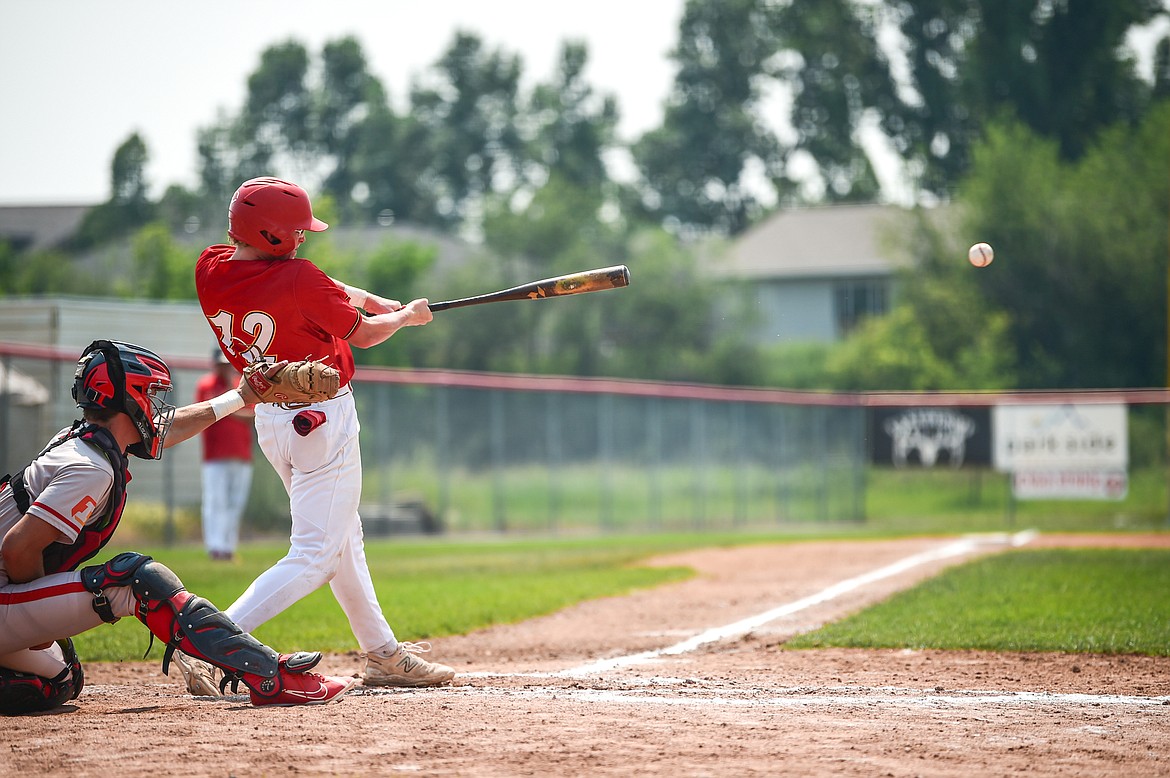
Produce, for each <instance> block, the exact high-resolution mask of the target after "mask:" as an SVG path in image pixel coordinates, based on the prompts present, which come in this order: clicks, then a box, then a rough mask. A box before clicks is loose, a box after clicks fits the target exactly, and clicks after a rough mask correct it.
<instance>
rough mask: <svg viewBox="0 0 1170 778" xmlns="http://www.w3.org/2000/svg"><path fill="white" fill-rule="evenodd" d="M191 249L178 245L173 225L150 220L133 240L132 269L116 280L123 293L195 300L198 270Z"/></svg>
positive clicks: (125, 295) (118, 288) (117, 286)
mask: <svg viewBox="0 0 1170 778" xmlns="http://www.w3.org/2000/svg"><path fill="white" fill-rule="evenodd" d="M193 264H194V263H193V259H192V256H191V251H190V249H188V248H186V247H183V246H180V245H178V244H177V243H176V242H175V240H174V238H173V237H172V231H171V228H170V227H169V225H167V224H165V223H163V222H155V223H153V224H149V225H147V226H145V227H143V228H142V229H140V230H138V232H136V233H135V235H134V238H133V240H132V241H131V267H132V271H131V272H130V273H128V274H126V275H124V276H122V277H121V278H119V279H118V280H117V282H116V290H115V291H116V293H118V294H119V295H121V296H123V297H134V298H145V299H148V300H194V299H195V274H194V272H193V270H192V267H193Z"/></svg>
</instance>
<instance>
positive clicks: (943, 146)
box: [884, 0, 1166, 194]
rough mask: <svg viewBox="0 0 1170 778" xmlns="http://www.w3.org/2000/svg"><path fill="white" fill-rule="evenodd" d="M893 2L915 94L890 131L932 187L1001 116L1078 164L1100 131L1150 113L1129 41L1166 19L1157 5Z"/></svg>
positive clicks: (959, 167)
mask: <svg viewBox="0 0 1170 778" xmlns="http://www.w3.org/2000/svg"><path fill="white" fill-rule="evenodd" d="M888 4H889V7H890V9H891V10H892V11H893V13H894V14H895V18H896V20H897V22H898V26H899V28H900V29H901V32H902V34H903V36H904V39H905V43H906V47H907V57H908V61H909V66H910V74H909V75H910V81H911V84H910V86H911V87H912V89H913V90H914V92H915V93H916V95H915V97H914V99H912V100H910V101H907V102H906V103H905V106H904V108H903V109H902V110H901V111H900V114H901V115H898V116H895V115H891V116H887V117H885V122H884V126H885V128H886V130H887V132H890V133H891V136H892V137H893V139H894V141H895V144H896V145H897V147H898V148H899V149H900V151H901V152H902V154H903V155H904V156H905V158H906V159H907V160H909V161H910V162H911V163H912V165H913V166H914V169H915V170H917V171H919V184H920V186H921V188H922V189H924V190H926V191H929V192H935V193H939V194H945V193H947V192H948V191H950V190H951V189H952V188H953V187H954V185H955V184H956V183H957V182H958V180H959V178H960V177H961V175H962V174H963V173H964V172H965V171H966V169H967V167H968V165H969V164H970V153H971V147H972V145H973V144H974V143H975V142H976V141H977V139H978V138H979V137H980V134H981V128H982V126H983V124H984V122H985V121H987V120H988V119H989V118H993V117H996V116H1000V115H1003V114H1004V113H1005V112H1006V114H1007V115H1009V116H1013V117H1015V118H1017V119H1019V120H1020V121H1021V122H1023V123H1024V124H1025V125H1026V126H1028V127H1029V128H1031V129H1032V130H1033V131H1035V132H1038V133H1040V134H1041V135H1043V136H1045V137H1050V138H1053V139H1054V140H1055V141H1056V143H1057V149H1058V150H1059V152H1060V156H1061V157H1062V158H1063V159H1066V160H1071V159H1077V158H1078V157H1080V156H1081V155H1082V154H1083V153H1084V152H1085V151H1086V149H1087V148H1088V147H1089V146H1090V145H1091V143H1092V141H1093V139H1094V137H1095V136H1096V135H1097V133H1099V132H1100V131H1101V130H1102V129H1103V128H1105V127H1108V126H1110V125H1112V124H1113V123H1115V122H1117V121H1130V122H1133V121H1136V120H1137V119H1139V118H1140V117H1141V115H1142V114H1143V113H1144V111H1145V110H1146V109H1147V108H1148V105H1149V97H1150V93H1151V88H1150V86H1149V85H1147V84H1146V83H1145V82H1143V81H1142V80H1141V78H1140V76H1139V75H1138V73H1137V71H1136V68H1135V64H1134V62H1133V60H1132V59H1131V58H1130V56H1129V55H1128V54H1126V53H1125V49H1124V47H1123V45H1122V44H1123V43H1124V42H1125V36H1126V34H1127V32H1128V31H1129V30H1130V29H1131V28H1132V27H1134V26H1135V25H1141V24H1145V23H1147V22H1149V21H1150V20H1151V19H1153V18H1155V17H1156V16H1159V15H1165V14H1166V8H1165V5H1164V3H1163V2H1162V0H1115V2H1108V3H1098V2H1091V1H1090V0H1073V1H1071V2H1048V1H1047V0H1045V1H1044V2H1029V3H1021V2H1014V0H924V1H923V2H913V3H911V2H905V1H904V0H888ZM893 113H899V112H893Z"/></svg>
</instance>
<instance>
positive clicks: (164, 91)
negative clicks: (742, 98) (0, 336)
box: [0, 0, 1170, 205]
mask: <svg viewBox="0 0 1170 778" xmlns="http://www.w3.org/2000/svg"><path fill="white" fill-rule="evenodd" d="M1167 2H1168V3H1170V0H1167ZM684 4H685V0H589V2H585V3H555V2H548V0H494V2H485V0H431V2H422V3H420V2H406V0H313V1H312V2H310V1H309V0H197V1H196V2H187V3H173V2H166V1H165V0H0V105H3V106H4V113H3V120H2V121H0V204H7V205H13V204H20V205H26V204H47V203H66V204H90V203H98V202H102V201H104V200H106V199H107V198H108V197H109V194H110V162H111V160H112V159H113V155H114V151H115V150H116V149H117V147H118V146H119V145H121V144H122V142H123V141H125V140H126V139H127V138H128V137H129V136H130V134H131V133H133V132H138V133H139V134H140V135H141V136H142V137H143V139H144V140H145V141H146V144H147V148H148V150H149V153H150V161H149V164H148V167H147V176H148V179H149V180H150V181H151V182H152V185H153V191H152V194H153V195H154V196H158V195H160V194H161V193H162V190H163V189H165V187H166V186H168V185H170V184H175V183H178V184H183V185H185V186H188V187H194V186H195V184H196V161H197V155H196V153H195V134H196V131H197V129H198V128H200V127H206V126H208V125H210V124H212V123H213V122H214V121H215V120H216V117H217V115H218V114H219V113H221V112H223V113H229V114H233V115H234V114H235V113H237V112H238V111H239V108H240V106H241V105H242V104H243V100H244V96H245V92H246V88H247V78H248V76H249V75H250V74H251V73H252V72H253V71H254V70H255V69H256V67H257V66H258V65H259V62H260V54H261V52H262V51H263V50H264V49H266V48H268V47H269V46H271V45H272V44H274V43H279V42H282V41H287V40H289V39H295V40H297V41H299V42H300V43H302V44H304V45H305V46H306V47H308V49H309V51H310V53H311V54H312V56H313V57H314V59H316V58H317V56H318V55H319V53H320V50H321V47H322V45H323V44H325V43H327V42H329V41H333V40H337V39H338V38H341V37H343V36H345V35H354V36H356V37H357V38H358V39H359V41H360V42H361V44H362V49H363V51H364V52H365V54H366V57H367V59H368V62H369V66H370V70H371V71H372V72H373V73H374V74H375V75H376V76H378V77H379V78H380V79H381V80H382V83H383V84H384V85H385V86H386V87H387V89H388V90H389V91H390V99H391V102H392V103H393V105H394V108H395V109H396V110H398V111H403V110H404V109H405V107H406V96H407V90H408V87H409V84H410V82H411V79H412V78H415V77H417V76H418V75H420V74H421V73H422V72H423V71H425V70H426V69H427V68H428V67H429V66H430V65H431V64H433V63H434V62H435V60H437V59H438V58H439V57H440V56H441V55H442V54H443V52H444V51H445V50H446V48H447V47H448V46H449V44H450V43H451V41H452V39H453V38H454V35H455V32H456V31H457V30H459V29H464V30H468V31H471V32H474V33H476V34H478V35H479V36H480V37H481V38H482V39H483V40H484V41H485V43H486V44H487V45H488V46H489V47H491V48H497V47H499V48H503V49H505V50H506V51H508V52H511V53H516V54H519V55H520V56H521V57H522V59H523V63H524V79H525V88H526V89H527V88H530V87H531V86H532V85H533V84H534V83H536V82H538V81H547V80H549V79H550V78H551V77H552V75H553V72H554V68H555V66H556V61H557V54H558V52H559V50H560V47H561V44H562V43H563V42H564V41H565V40H567V39H570V38H572V39H583V40H585V41H586V42H587V43H588V45H589V55H590V59H589V64H588V69H587V71H586V74H585V76H586V79H587V81H588V82H589V83H590V84H591V85H592V86H593V87H594V89H595V90H597V91H598V92H601V93H609V94H613V95H615V96H616V97H617V99H618V105H619V108H620V111H621V116H622V118H621V122H620V124H619V127H618V129H619V134H620V135H621V137H622V139H623V140H632V139H633V138H635V137H637V136H638V135H640V134H641V133H643V132H645V131H646V130H648V129H651V128H653V127H655V126H657V125H658V124H659V123H660V122H661V120H662V110H663V102H664V100H665V99H666V96H667V93H668V91H669V89H670V85H671V82H672V80H673V78H674V67H673V65H672V63H671V62H670V60H669V59H668V54H669V52H670V50H671V48H673V46H674V45H675V42H676V40H677V34H678V24H679V20H680V18H681V16H682V10H683V7H684ZM1168 27H1170V25H1167V24H1161V25H1159V30H1160V31H1162V32H1164V31H1165V30H1166V29H1167V28H1168ZM1153 40H1154V36H1153V35H1146V36H1142V42H1149V45H1147V46H1146V51H1147V53H1148V50H1149V46H1152V41H1153ZM1146 60H1147V62H1146V67H1147V69H1148V67H1149V65H1148V57H1147V58H1146ZM781 113H782V112H781ZM885 156H886V157H889V155H885ZM880 163H881V160H879V171H878V172H879V176H882V177H883V178H884V179H885V181H884V182H885V183H887V184H888V183H889V181H890V180H891V179H890V178H887V177H886V176H883V171H882V167H883V166H882V165H881V164H880ZM887 175H889V176H893V173H892V172H891V173H889V174H887ZM887 194H891V193H887Z"/></svg>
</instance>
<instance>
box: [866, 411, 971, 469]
mask: <svg viewBox="0 0 1170 778" xmlns="http://www.w3.org/2000/svg"><path fill="white" fill-rule="evenodd" d="M869 444H870V461H872V462H873V463H874V464H876V465H893V466H894V467H897V468H908V467H922V468H932V467H949V468H955V467H987V466H988V465H990V464H991V413H990V409H989V408H986V407H962V406H960V407H894V408H870V411H869Z"/></svg>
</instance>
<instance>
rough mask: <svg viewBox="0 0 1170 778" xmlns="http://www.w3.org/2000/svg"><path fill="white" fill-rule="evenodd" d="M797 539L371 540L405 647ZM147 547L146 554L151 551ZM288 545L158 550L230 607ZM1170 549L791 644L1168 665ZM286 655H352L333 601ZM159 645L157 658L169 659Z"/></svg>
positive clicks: (919, 601) (1013, 571)
mask: <svg viewBox="0 0 1170 778" xmlns="http://www.w3.org/2000/svg"><path fill="white" fill-rule="evenodd" d="M802 539H805V538H802V537H797V536H793V535H787V536H783V535H776V534H771V535H751V536H746V535H738V534H735V535H733V534H726V535H701V534H679V535H654V536H607V537H598V538H588V539H560V540H526V541H516V540H495V539H488V540H484V541H477V542H470V541H422V540H397V541H372V542H368V543H367V547H366V553H367V557H368V559H369V563H370V567H371V571H372V572H373V576H374V581H375V583H376V586H377V587H378V596H379V599H380V600H381V602H382V604H383V607H384V608H386V610H387V615H388V617H389V618H390V620H391V622H392V623H393V625H394V627H395V631H396V633H397V634H398V635H399V637H400V638H402V639H404V640H419V639H425V638H428V637H438V636H442V635H450V634H461V633H465V632H468V631H470V630H473V629H476V628H479V627H484V626H487V625H489V624H499V623H511V622H516V621H521V620H524V619H528V618H532V617H534V616H538V615H541V614H545V613H549V612H552V611H555V610H558V609H560V608H563V607H565V606H568V605H570V604H572V603H575V602H579V601H582V600H585V599H590V598H596V597H604V596H610V595H617V594H622V593H625V592H629V591H632V590H634V589H637V588H640V587H650V586H657V585H660V584H663V583H667V582H671V581H678V580H681V579H684V578H686V577H687V576H689V575H690V571H688V570H684V569H677V568H666V569H663V568H648V567H639V566H638V561H639V560H640V559H644V558H646V557H647V556H650V555H653V554H658V553H663V552H668V551H677V550H681V549H687V548H696V547H709V546H727V545H741V544H746V543H758V542H775V541H783V542H800V541H801V540H802ZM139 550H141V549H139ZM286 550H287V547H286V546H285V545H284V544H283V543H264V544H250V545H246V546H245V547H244V548H243V549H242V554H241V558H240V560H239V561H238V562H236V563H233V564H226V565H225V564H222V563H215V564H213V563H211V562H209V561H207V560H206V558H205V557H204V555H203V551H202V549H200V548H197V547H191V546H188V547H182V548H170V549H155V550H154V551H147V552H146V553H152V554H153V555H155V556H156V557H157V558H158V559H160V560H162V561H164V562H165V563H166V564H167V565H168V566H170V567H172V568H173V569H174V570H175V571H176V572H177V573H178V574H179V575H180V577H181V578H182V579H183V580H184V582H185V583H186V584H187V586H188V588H189V589H190V590H191V591H193V592H196V593H198V594H200V595H201V596H204V597H207V598H208V599H210V600H211V601H212V602H214V603H216V604H218V605H219V606H220V607H226V606H227V605H228V604H230V603H231V602H232V600H233V599H234V598H235V597H236V596H237V595H238V594H239V593H240V592H242V591H243V590H244V589H245V588H246V587H247V585H248V584H249V583H250V582H251V580H252V579H253V578H254V577H255V576H256V575H258V574H259V573H261V572H262V571H263V570H264V569H265V568H266V567H268V566H269V565H270V564H272V563H273V562H274V561H276V560H277V559H279V558H280V557H281V556H282V555H283V554H284V552H285V551H286ZM1167 591H1170V551H1165V550H1101V551H1095V550H1094V551H1090V550H1044V551H1028V550H1022V551H1014V552H1008V553H1005V554H1001V555H997V556H994V557H990V558H986V559H982V560H978V561H975V562H972V563H969V564H965V565H962V566H959V567H957V568H953V569H952V570H950V571H949V572H946V573H944V574H943V575H941V576H939V577H937V578H935V579H932V580H930V581H928V582H926V583H924V584H922V585H920V586H918V587H916V588H915V589H912V590H910V591H907V592H904V593H902V594H900V595H897V596H895V597H893V598H891V599H890V600H889V601H887V602H885V603H882V604H880V605H877V606H875V607H873V608H870V609H868V610H866V611H864V612H862V613H860V614H857V615H855V616H853V617H851V618H848V619H846V620H844V621H842V622H839V623H837V624H833V625H829V626H827V627H825V628H824V629H822V630H819V631H817V632H814V633H811V634H809V635H806V636H801V637H799V638H797V639H796V640H794V641H792V642H790V643H789V644H787V645H788V646H790V647H814V646H830V645H832V646H871V647H911V648H919V647H938V648H956V649H957V648H985V649H994V650H1012V651H1017V650H1019V651H1069V652H1103V653H1140V654H1152V655H1159V656H1166V655H1170V599H1168V598H1166V597H1165V592H1167ZM256 636H257V637H258V638H260V639H261V640H263V641H265V642H268V643H270V644H271V645H274V646H278V647H279V648H280V649H281V650H282V651H289V650H297V649H304V650H323V651H347V650H353V649H355V648H356V644H355V643H354V640H353V636H352V635H351V634H350V631H349V628H348V625H347V624H346V621H345V619H344V617H343V615H342V613H341V611H340V609H339V608H338V606H337V604H336V602H335V601H334V600H333V598H332V595H331V594H330V593H329V592H328V590H327V589H322V590H320V591H317V592H316V593H314V594H313V595H311V596H310V597H308V598H306V599H305V600H302V601H301V602H299V603H297V604H296V605H295V606H293V607H292V608H291V609H289V610H288V611H286V612H285V613H284V614H282V615H281V616H279V617H278V618H276V619H274V620H273V621H271V622H269V623H268V624H265V625H264V626H263V627H261V628H260V629H259V630H257V631H256ZM76 642H77V645H78V650H79V652H80V653H81V655H82V657H83V658H84V659H85V660H86V661H124V660H135V659H139V658H141V657H142V656H143V652H144V651H145V649H146V645H147V643H148V634H147V632H146V631H145V629H144V628H143V627H142V625H140V624H139V623H138V622H137V621H135V620H133V619H123V620H122V621H121V622H119V623H118V624H116V625H114V626H112V627H110V626H102V627H98V628H97V629H94V630H91V631H90V632H88V633H86V634H84V635H82V636H80V637H79V638H78V639H77V641H76ZM161 651H162V649H161V647H160V646H159V645H158V644H157V642H156V644H155V646H154V648H153V649H152V654H151V655H152V656H154V657H156V658H157V657H159V656H161Z"/></svg>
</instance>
